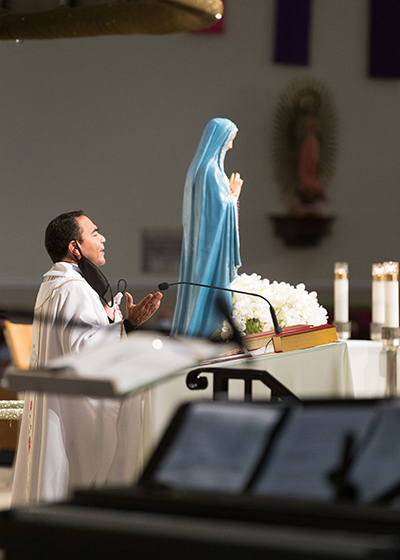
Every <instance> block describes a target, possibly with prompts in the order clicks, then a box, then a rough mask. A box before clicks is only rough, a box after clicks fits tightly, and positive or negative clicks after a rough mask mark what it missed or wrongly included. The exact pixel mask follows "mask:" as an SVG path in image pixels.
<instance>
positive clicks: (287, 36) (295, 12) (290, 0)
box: [274, 0, 311, 66]
mask: <svg viewBox="0 0 400 560" xmlns="http://www.w3.org/2000/svg"><path fill="white" fill-rule="evenodd" d="M310 20H311V0H276V26H275V52H274V60H275V62H280V63H284V64H300V65H304V66H305V65H307V64H308V57H309V42H310V40H309V34H310Z"/></svg>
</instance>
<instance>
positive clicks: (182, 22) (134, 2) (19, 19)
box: [0, 0, 223, 41]
mask: <svg viewBox="0 0 400 560" xmlns="http://www.w3.org/2000/svg"><path fill="white" fill-rule="evenodd" d="M33 5H34V7H33ZM222 14H223V2H222V0H118V1H114V2H113V1H112V0H111V1H110V0H108V1H106V0H35V1H34V2H33V1H32V0H0V40H3V41H4V40H25V39H61V38H77V37H96V36H99V35H132V34H152V35H161V34H166V33H177V32H180V31H194V30H197V29H203V28H205V27H210V26H211V25H213V24H214V23H216V21H217V20H218V19H219V18H221V17H222Z"/></svg>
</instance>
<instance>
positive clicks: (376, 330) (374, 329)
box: [369, 323, 383, 342]
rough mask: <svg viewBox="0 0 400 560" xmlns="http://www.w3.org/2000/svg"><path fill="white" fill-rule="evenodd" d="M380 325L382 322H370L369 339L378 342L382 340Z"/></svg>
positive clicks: (381, 325)
mask: <svg viewBox="0 0 400 560" xmlns="http://www.w3.org/2000/svg"><path fill="white" fill-rule="evenodd" d="M382 327H383V323H370V325H369V337H370V339H371V340H375V341H378V342H380V341H381V340H382Z"/></svg>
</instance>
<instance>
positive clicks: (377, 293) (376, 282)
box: [371, 263, 385, 325]
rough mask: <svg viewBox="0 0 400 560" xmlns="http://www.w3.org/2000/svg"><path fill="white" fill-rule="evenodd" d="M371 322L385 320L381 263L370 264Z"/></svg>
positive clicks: (382, 322) (381, 322) (382, 321)
mask: <svg viewBox="0 0 400 560" xmlns="http://www.w3.org/2000/svg"><path fill="white" fill-rule="evenodd" d="M371 320H372V322H373V323H378V324H382V325H383V324H384V322H385V282H384V281H383V265H382V264H381V263H375V264H373V265H372V319H371Z"/></svg>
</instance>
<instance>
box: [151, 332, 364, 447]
mask: <svg viewBox="0 0 400 560" xmlns="http://www.w3.org/2000/svg"><path fill="white" fill-rule="evenodd" d="M256 354H257V355H255V356H253V357H252V358H250V359H245V358H241V359H238V358H235V359H232V360H230V361H225V362H221V363H219V364H218V366H220V367H234V368H251V369H260V370H266V371H268V373H270V374H271V375H273V376H274V377H275V378H276V379H278V381H280V382H281V383H283V384H284V385H286V387H287V388H288V389H290V390H291V391H292V392H293V393H295V394H296V395H297V396H298V397H300V398H335V397H354V396H355V389H354V385H353V377H352V368H351V364H350V357H349V351H348V343H346V342H339V343H334V344H327V345H324V346H317V347H315V348H308V349H306V350H297V351H294V352H284V353H279V354H275V353H266V354H264V353H259V351H258V352H257V353H256ZM207 377H208V378H209V386H208V388H207V389H205V390H200V391H191V390H190V389H188V388H187V386H186V376H185V375H182V376H179V377H175V378H174V379H170V380H168V381H166V382H165V383H160V384H158V385H156V386H153V387H152V388H151V390H150V394H149V400H150V407H151V408H150V410H149V414H148V415H147V419H146V421H145V426H144V428H145V432H146V436H145V437H146V440H147V441H148V440H149V438H150V439H151V441H152V445H154V444H155V443H156V442H157V441H158V439H159V437H160V436H161V435H162V434H163V432H164V430H165V428H166V426H168V424H169V421H170V420H171V417H172V416H173V414H174V413H175V411H176V410H177V408H178V407H179V406H180V405H181V404H182V403H184V402H187V401H190V400H193V399H201V398H203V399H206V398H208V399H209V398H212V375H211V374H207ZM253 387H254V390H253V398H254V399H257V400H260V399H269V398H270V392H269V390H268V389H267V388H266V387H265V386H264V385H262V383H261V382H255V383H254V384H253ZM229 389H230V390H229V395H230V397H231V398H243V392H244V391H243V382H242V381H241V380H233V381H230V384H229ZM150 423H151V425H150ZM152 445H150V447H152Z"/></svg>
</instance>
